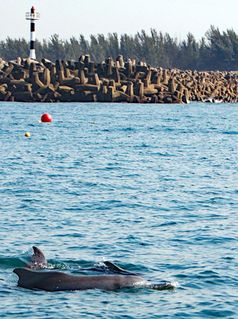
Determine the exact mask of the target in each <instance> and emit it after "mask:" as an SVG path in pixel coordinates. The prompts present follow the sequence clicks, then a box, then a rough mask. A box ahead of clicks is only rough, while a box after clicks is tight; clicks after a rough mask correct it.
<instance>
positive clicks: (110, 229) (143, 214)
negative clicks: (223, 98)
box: [0, 103, 238, 319]
mask: <svg viewBox="0 0 238 319" xmlns="http://www.w3.org/2000/svg"><path fill="white" fill-rule="evenodd" d="M0 109H1V120H0V121H1V125H0V146H1V156H0V165H1V166H0V167H1V171H0V178H1V188H0V196H1V206H0V212H1V213H0V225H1V228H0V240H1V249H0V300H1V303H0V317H1V318H31V319H35V318H52V319H53V318H54V319H55V318H82V317H83V318H86V319H89V318H128V319H129V318H151V319H152V318H172V319H173V318H238V315H237V313H238V289H237V284H238V275H237V266H238V258H237V253H238V245H237V239H238V234H237V229H238V221H237V220H238V219H237V215H238V214H237V211H238V182H237V181H238V167H237V166H238V165H237V163H238V104H234V105H228V104H227V105H225V104H220V105H210V104H206V105H205V104H190V105H186V106H184V105H131V104H100V103H98V104H67V103H64V104H21V103H1V104H0ZM43 112H49V113H51V115H52V116H53V118H54V122H53V123H51V124H46V123H39V119H40V116H41V114H42V113H43ZM26 131H29V132H30V133H31V137H30V138H25V137H24V133H25V132H26ZM32 245H36V246H39V247H40V248H41V249H42V250H43V251H44V252H45V255H46V256H47V258H48V259H49V261H50V265H51V267H52V268H60V269H66V270H68V271H72V272H76V273H77V272H80V271H82V268H83V267H92V266H95V265H98V264H99V265H100V262H102V261H103V260H110V261H111V262H114V263H117V264H118V265H120V266H121V267H123V268H126V269H129V270H132V271H136V272H140V273H142V274H143V276H144V277H146V278H148V279H151V280H152V281H154V282H158V281H160V280H169V281H175V282H178V284H179V287H178V288H176V289H175V290H173V291H154V290H149V289H137V290H126V291H125V290H124V291H123V290H122V291H117V292H104V291H99V290H90V291H76V292H54V293H49V292H44V291H31V290H26V289H23V288H19V287H17V276H16V275H15V274H14V273H13V272H12V270H13V269H14V267H17V266H22V265H23V260H24V259H26V258H27V256H29V255H30V254H31V247H32Z"/></svg>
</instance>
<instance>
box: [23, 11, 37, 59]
mask: <svg viewBox="0 0 238 319" xmlns="http://www.w3.org/2000/svg"><path fill="white" fill-rule="evenodd" d="M39 19H40V14H39V12H36V9H35V7H34V6H32V7H31V11H30V12H27V13H26V20H30V21H31V24H30V26H31V29H30V30H31V37H30V55H29V57H30V59H34V60H35V59H36V50H35V41H36V32H35V21H36V20H39Z"/></svg>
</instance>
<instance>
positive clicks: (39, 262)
mask: <svg viewBox="0 0 238 319" xmlns="http://www.w3.org/2000/svg"><path fill="white" fill-rule="evenodd" d="M32 249H33V252H34V253H33V255H32V256H31V263H30V264H29V268H44V267H46V266H47V261H46V259H45V255H44V254H43V252H42V251H41V250H40V249H39V248H38V247H36V246H33V247H32Z"/></svg>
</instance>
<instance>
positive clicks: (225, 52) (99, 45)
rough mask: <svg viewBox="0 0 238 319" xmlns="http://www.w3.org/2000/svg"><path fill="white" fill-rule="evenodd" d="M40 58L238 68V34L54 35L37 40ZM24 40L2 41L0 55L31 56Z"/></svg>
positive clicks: (155, 32)
mask: <svg viewBox="0 0 238 319" xmlns="http://www.w3.org/2000/svg"><path fill="white" fill-rule="evenodd" d="M36 50H37V58H38V59H39V60H40V59H42V58H43V57H44V58H47V59H49V60H52V61H55V60H56V59H59V60H61V59H63V60H71V59H72V60H77V59H78V58H79V56H80V55H82V54H90V55H91V57H92V59H93V60H95V61H103V60H105V58H107V57H109V56H111V57H113V58H116V57H117V56H118V55H119V54H122V55H123V56H124V57H125V58H126V57H130V58H135V59H136V60H141V61H146V62H147V63H148V64H149V65H152V66H155V67H160V66H161V67H163V68H180V69H191V70H195V69H196V70H227V71H229V70H238V34H237V33H235V31H234V30H232V29H228V30H226V31H224V32H221V31H220V30H219V29H218V28H215V27H214V26H211V27H210V29H209V30H208V31H207V32H206V34H205V36H204V37H203V38H202V39H201V40H199V41H197V40H196V39H195V37H194V36H193V35H192V34H191V33H189V34H188V35H187V38H186V39H185V40H183V41H180V42H179V41H178V40H177V39H176V38H175V39H174V38H172V37H171V36H170V35H169V34H168V33H165V34H163V33H161V32H157V31H156V30H155V29H151V31H150V33H149V34H148V33H146V32H145V31H144V30H142V31H141V32H138V33H137V34H136V35H133V36H131V35H127V34H123V35H121V36H119V35H118V34H117V33H110V34H108V35H107V36H104V35H103V34H98V35H96V36H95V35H91V36H90V38H89V39H85V37H84V36H83V35H80V36H79V38H76V37H72V38H70V39H69V40H62V39H60V37H59V36H58V35H57V34H55V35H53V36H51V38H50V39H49V40H43V41H42V42H39V41H37V42H36ZM28 51H29V50H28V42H27V41H26V40H25V39H10V38H7V39H6V40H5V41H1V42H0V56H1V57H2V58H3V59H5V60H11V59H15V58H16V57H18V56H20V57H26V56H28Z"/></svg>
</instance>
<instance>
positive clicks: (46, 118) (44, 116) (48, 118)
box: [41, 113, 53, 123]
mask: <svg viewBox="0 0 238 319" xmlns="http://www.w3.org/2000/svg"><path fill="white" fill-rule="evenodd" d="M52 121H53V118H52V116H51V115H50V114H49V113H44V114H42V115H41V122H44V123H45V122H48V123H49V122H52Z"/></svg>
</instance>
